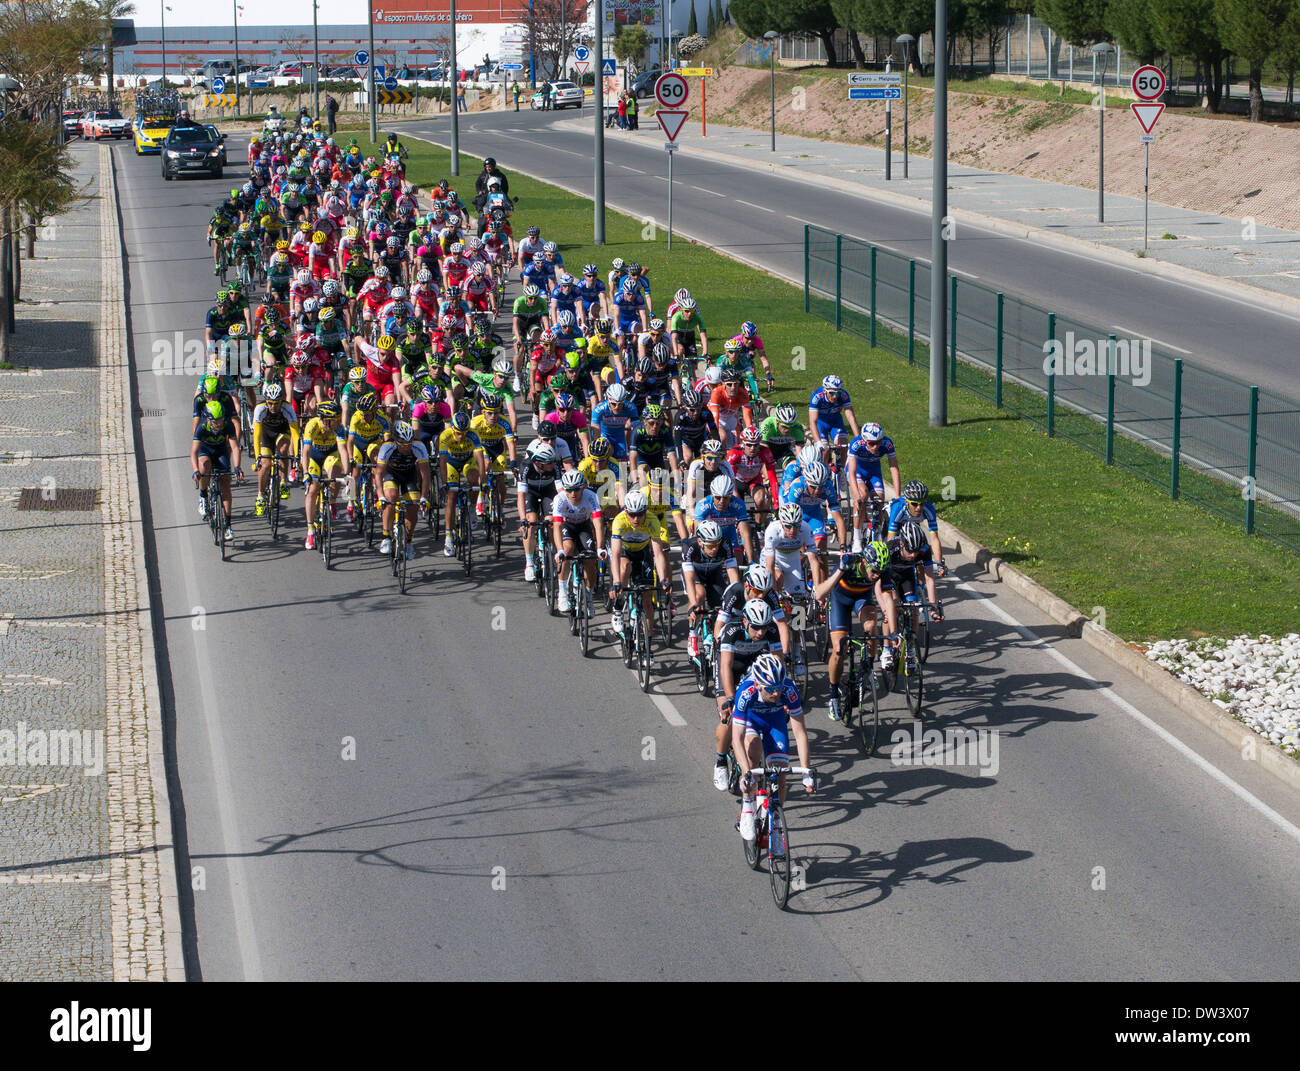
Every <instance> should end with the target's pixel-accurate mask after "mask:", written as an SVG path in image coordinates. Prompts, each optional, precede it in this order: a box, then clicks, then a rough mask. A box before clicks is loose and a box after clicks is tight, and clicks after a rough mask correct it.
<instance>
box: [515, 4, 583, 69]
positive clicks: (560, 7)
mask: <svg viewBox="0 0 1300 1071" xmlns="http://www.w3.org/2000/svg"><path fill="white" fill-rule="evenodd" d="M590 8H591V0H533V11H532V17H531V19H530V17H529V14H528V2H527V0H520V7H519V22H518V23H517V25H516V27H515V28H516V29H518V30H520V31H522V33H523V34H524V41H525V43H526V45H527V48H528V50H529V51H530V52H532V53H533V56H534V58H535V59H536V62H537V70H538V73H539V74H541V73H543V72H546V71H550V72H551V77H554V78H559V77H560V75H561V73H562V72H563V71H564V70H566V69H567V67H568V63H569V57H570V56H571V55H572V54H573V50H574V48H575V47H577V46H578V45H581V44H585V43H586V42H587V41H589V40H590V37H591V35H590V34H589V33H588V31H587V20H588V18H589V17H590V16H589V11H590ZM530 26H531V28H530Z"/></svg>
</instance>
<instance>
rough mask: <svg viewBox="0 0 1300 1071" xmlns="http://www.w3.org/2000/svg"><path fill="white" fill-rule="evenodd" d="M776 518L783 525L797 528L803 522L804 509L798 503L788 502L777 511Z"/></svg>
mask: <svg viewBox="0 0 1300 1071" xmlns="http://www.w3.org/2000/svg"><path fill="white" fill-rule="evenodd" d="M776 516H777V519H778V520H779V521H780V522H781V523H782V524H784V525H786V526H788V527H791V528H795V527H798V525H799V524H800V522H802V521H803V509H802V508H801V507H800V505H799V503H798V502H787V503H786V504H785V505H784V506H782V507H781V508H780V509H779V510H777V511H776Z"/></svg>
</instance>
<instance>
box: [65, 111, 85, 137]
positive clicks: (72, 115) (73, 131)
mask: <svg viewBox="0 0 1300 1071" xmlns="http://www.w3.org/2000/svg"><path fill="white" fill-rule="evenodd" d="M83 114H84V113H83V112H81V111H77V110H70V109H65V110H64V112H63V137H64V139H65V140H66V139H68V138H75V137H76V136H77V135H78V134H80V133H81V117H82V115H83Z"/></svg>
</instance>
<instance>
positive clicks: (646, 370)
mask: <svg viewBox="0 0 1300 1071" xmlns="http://www.w3.org/2000/svg"><path fill="white" fill-rule="evenodd" d="M636 370H637V371H638V372H640V373H641V374H642V375H643V376H648V375H649V374H650V373H651V372H653V371H654V370H655V363H654V361H652V360H651V359H650V358H649V357H642V358H641V359H640V360H639V361H637V363H636Z"/></svg>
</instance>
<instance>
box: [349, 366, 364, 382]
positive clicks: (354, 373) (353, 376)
mask: <svg viewBox="0 0 1300 1071" xmlns="http://www.w3.org/2000/svg"><path fill="white" fill-rule="evenodd" d="M365 378H366V370H365V368H363V367H362V366H361V365H356V366H354V367H352V368H349V369H348V382H349V383H360V382H361V381H362V380H363V379H365Z"/></svg>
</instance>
